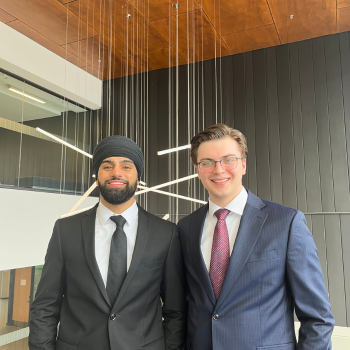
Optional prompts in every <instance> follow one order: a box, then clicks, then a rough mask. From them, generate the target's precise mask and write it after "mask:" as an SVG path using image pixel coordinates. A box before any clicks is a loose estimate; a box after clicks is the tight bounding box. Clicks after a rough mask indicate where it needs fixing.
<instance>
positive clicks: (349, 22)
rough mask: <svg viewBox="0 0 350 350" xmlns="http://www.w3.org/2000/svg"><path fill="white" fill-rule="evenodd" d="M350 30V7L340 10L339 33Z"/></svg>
mask: <svg viewBox="0 0 350 350" xmlns="http://www.w3.org/2000/svg"><path fill="white" fill-rule="evenodd" d="M348 30H350V7H344V8H341V9H338V32H346V31H348Z"/></svg>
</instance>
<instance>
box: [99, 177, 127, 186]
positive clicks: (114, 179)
mask: <svg viewBox="0 0 350 350" xmlns="http://www.w3.org/2000/svg"><path fill="white" fill-rule="evenodd" d="M110 181H123V182H125V184H127V185H129V181H128V180H125V179H122V178H121V177H114V178H112V179H109V180H106V181H105V182H104V184H105V185H107V184H108V182H110Z"/></svg>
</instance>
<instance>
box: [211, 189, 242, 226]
mask: <svg viewBox="0 0 350 350" xmlns="http://www.w3.org/2000/svg"><path fill="white" fill-rule="evenodd" d="M247 200H248V193H247V191H246V189H245V188H244V187H242V191H241V192H240V193H239V194H238V196H237V197H235V198H234V199H233V200H232V201H231V202H230V203H228V204H227V205H226V206H225V209H228V210H229V211H231V212H233V213H236V214H238V215H241V216H242V214H243V210H244V207H245V205H246V203H247ZM218 209H222V208H221V207H219V206H218V205H216V204H215V203H213V202H212V201H211V200H210V198H209V211H208V218H209V219H211V218H212V217H213V215H214V213H215V212H216V211H217V210H218Z"/></svg>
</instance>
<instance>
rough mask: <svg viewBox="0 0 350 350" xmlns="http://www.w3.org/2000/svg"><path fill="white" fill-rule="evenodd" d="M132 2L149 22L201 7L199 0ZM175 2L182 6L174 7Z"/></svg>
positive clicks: (145, 0)
mask: <svg viewBox="0 0 350 350" xmlns="http://www.w3.org/2000/svg"><path fill="white" fill-rule="evenodd" d="M130 3H131V4H132V5H133V6H134V7H135V8H136V10H137V11H138V12H140V14H141V15H142V16H143V17H145V18H146V19H147V20H148V21H149V22H153V21H157V20H159V19H163V18H167V17H171V16H175V15H177V14H181V13H184V12H189V11H193V10H197V9H199V8H200V5H199V4H198V2H197V0H177V1H175V0H174V1H169V0H144V1H140V0H130ZM174 4H178V5H180V7H179V8H178V9H176V8H174Z"/></svg>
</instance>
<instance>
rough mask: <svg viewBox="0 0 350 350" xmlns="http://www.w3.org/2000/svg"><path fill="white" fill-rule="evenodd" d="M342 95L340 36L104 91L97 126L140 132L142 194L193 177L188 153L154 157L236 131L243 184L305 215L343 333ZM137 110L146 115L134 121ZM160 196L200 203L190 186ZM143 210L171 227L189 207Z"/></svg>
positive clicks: (156, 205) (349, 54)
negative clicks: (241, 137)
mask: <svg viewBox="0 0 350 350" xmlns="http://www.w3.org/2000/svg"><path fill="white" fill-rule="evenodd" d="M144 82H146V83H144ZM142 89H143V90H142ZM142 91H143V92H142ZM131 94H133V95H131ZM145 94H146V96H147V99H146V102H145V101H144V100H143V98H144V97H143V96H145ZM349 95H350V49H349V32H345V33H341V34H335V35H330V36H325V37H320V38H316V39H311V40H306V41H302V42H297V43H293V44H287V45H281V46H278V47H272V48H268V49H263V50H258V51H254V52H247V53H243V54H238V55H233V56H227V57H223V58H220V59H216V60H209V61H205V62H200V63H197V64H193V65H187V66H180V67H175V68H171V69H163V70H159V71H153V72H149V73H148V74H141V75H138V76H132V77H128V78H120V79H116V80H114V81H112V82H110V81H109V82H105V84H104V96H105V100H104V102H103V120H104V121H103V123H104V125H109V126H112V127H111V130H112V134H113V133H114V134H122V135H128V136H129V137H131V138H133V139H134V140H135V141H136V142H137V141H138V140H137V132H138V130H140V132H141V130H142V128H141V126H142V125H143V124H144V123H147V138H148V142H147V145H146V147H145V145H144V144H141V148H143V149H144V151H147V157H146V160H145V165H146V170H147V172H148V181H147V183H148V185H149V186H152V185H156V184H159V183H163V182H166V181H169V180H173V179H175V178H179V177H182V176H186V175H189V174H191V173H194V167H193V166H192V165H191V163H190V160H189V151H188V150H186V151H181V152H178V153H177V154H174V153H173V154H170V155H163V156H157V153H156V152H157V151H159V150H163V149H168V148H171V147H176V146H178V145H179V146H181V145H184V144H188V143H189V141H190V139H191V137H192V136H194V135H195V134H196V133H197V132H198V131H200V130H203V129H204V128H205V127H207V126H210V125H212V124H215V123H217V122H223V123H226V124H229V125H231V126H234V127H235V128H237V129H239V130H240V131H242V132H243V133H244V134H245V135H246V137H247V141H248V149H249V153H248V159H247V164H248V167H247V169H248V170H247V175H246V176H245V178H244V185H245V186H246V187H247V188H248V189H249V190H251V191H252V192H253V193H255V194H257V195H258V196H260V197H263V198H266V199H269V200H273V201H276V202H278V203H282V204H284V205H287V206H291V207H293V208H297V209H299V210H301V211H302V212H304V213H305V214H306V218H307V222H308V225H309V228H310V230H311V231H312V233H313V235H314V239H315V242H316V245H317V248H318V251H319V257H320V261H321V266H322V270H323V274H324V277H325V282H326V287H327V290H328V292H329V296H330V300H331V305H332V311H333V313H334V315H335V318H336V324H337V326H350V233H349V227H350V215H349V214H350V199H349V169H350V159H349V147H350V100H349V98H348V96H349ZM130 96H133V99H131V98H130ZM145 103H146V104H147V107H148V109H147V113H143V112H142V109H141V112H138V108H140V107H139V106H142V105H145ZM126 120H129V122H128V123H126ZM106 130H107V128H106ZM135 133H136V134H135ZM164 190H165V191H166V190H171V191H174V192H178V193H179V194H182V195H188V196H192V197H195V198H198V199H206V197H207V195H206V193H205V192H204V191H203V188H202V187H201V185H200V183H199V181H198V180H197V179H196V180H192V181H188V182H184V183H181V184H179V185H178V186H176V185H175V186H172V188H164ZM147 205H148V210H149V211H151V212H152V213H154V214H158V215H163V214H166V213H170V215H171V216H170V217H171V220H172V221H174V222H176V221H177V220H178V219H179V218H181V217H182V216H183V215H186V214H188V213H190V212H191V211H193V210H194V209H196V208H197V207H198V205H197V204H193V203H191V202H188V201H183V200H175V199H171V198H170V197H167V196H164V195H156V194H149V196H148V199H147Z"/></svg>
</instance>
